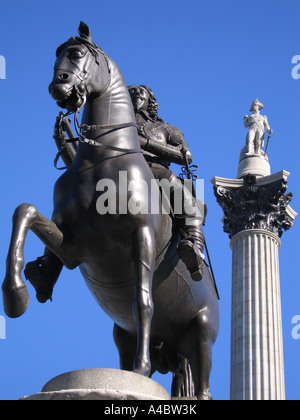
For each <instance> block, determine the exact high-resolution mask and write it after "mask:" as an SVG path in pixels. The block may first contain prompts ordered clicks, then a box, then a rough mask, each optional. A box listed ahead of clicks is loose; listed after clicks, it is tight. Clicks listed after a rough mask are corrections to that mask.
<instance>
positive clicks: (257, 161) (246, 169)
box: [237, 154, 271, 178]
mask: <svg viewBox="0 0 300 420" xmlns="http://www.w3.org/2000/svg"><path fill="white" fill-rule="evenodd" d="M248 174H252V175H256V176H259V177H262V176H269V175H271V167H270V164H269V159H268V156H267V155H264V156H257V155H245V154H242V155H241V157H240V162H239V166H238V176H237V178H243V177H244V176H246V175H248Z"/></svg>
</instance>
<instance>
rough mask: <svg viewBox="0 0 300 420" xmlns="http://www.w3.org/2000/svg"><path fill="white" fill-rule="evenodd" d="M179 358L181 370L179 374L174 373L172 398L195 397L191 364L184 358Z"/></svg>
mask: <svg viewBox="0 0 300 420" xmlns="http://www.w3.org/2000/svg"><path fill="white" fill-rule="evenodd" d="M178 357H179V359H180V370H179V372H178V373H173V382H172V389H171V394H172V397H177V398H180V397H193V396H194V395H195V387H194V381H193V375H192V369H191V365H190V362H189V361H188V359H186V358H184V357H182V356H178Z"/></svg>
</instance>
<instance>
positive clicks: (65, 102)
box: [2, 23, 219, 399]
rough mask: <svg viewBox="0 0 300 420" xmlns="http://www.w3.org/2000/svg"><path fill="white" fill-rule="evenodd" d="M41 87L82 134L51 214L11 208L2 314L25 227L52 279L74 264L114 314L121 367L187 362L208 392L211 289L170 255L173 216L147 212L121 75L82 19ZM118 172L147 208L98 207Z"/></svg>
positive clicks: (175, 366)
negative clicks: (72, 116)
mask: <svg viewBox="0 0 300 420" xmlns="http://www.w3.org/2000/svg"><path fill="white" fill-rule="evenodd" d="M49 90H50V93H51V95H52V97H53V98H54V99H55V100H56V101H57V103H58V105H59V106H61V107H63V108H67V109H68V110H69V111H70V112H76V111H78V109H81V108H82V109H83V108H84V110H83V116H82V122H81V133H80V136H81V137H80V140H81V141H80V142H79V145H78V149H77V153H76V157H75V159H74V161H73V163H72V164H71V165H70V167H69V168H68V169H67V170H66V171H65V172H64V174H63V175H62V176H61V177H60V178H59V179H58V180H57V182H56V185H55V190H54V211H53V216H52V220H48V219H47V218H45V217H44V216H43V215H42V214H40V213H39V212H38V210H37V209H36V207H35V206H34V205H32V204H22V205H20V206H19V207H18V208H17V209H16V211H15V213H14V217H13V231H12V238H11V244H10V248H9V252H8V257H7V272H6V277H5V280H4V283H3V286H2V289H3V301H4V308H5V312H6V314H7V315H8V316H10V317H18V316H21V315H22V314H23V313H24V312H25V310H26V309H27V306H28V301H29V296H28V292H27V288H26V284H25V282H24V281H23V280H22V278H21V274H22V270H23V268H24V255H23V249H24V243H25V238H26V235H27V233H28V231H29V230H32V231H33V232H34V233H35V234H36V235H37V236H38V237H39V238H40V239H41V241H42V242H43V243H44V244H45V246H46V250H47V251H46V253H48V261H51V258H52V259H54V260H57V261H58V262H59V263H58V264H57V261H56V265H54V269H52V271H51V267H50V268H49V272H51V275H52V276H54V277H56V278H58V276H59V274H60V271H61V269H62V267H63V265H65V266H66V267H67V268H69V269H71V270H73V269H75V268H76V267H78V266H79V267H80V270H81V273H82V275H83V277H84V279H85V281H86V284H87V286H88V287H89V289H90V291H91V292H92V294H93V295H94V297H95V298H96V300H97V301H98V303H99V305H100V306H101V307H102V308H103V310H104V311H105V312H106V313H107V314H108V315H109V316H110V317H111V318H112V320H113V321H114V323H115V326H114V339H115V343H116V345H117V348H118V350H119V354H120V367H121V369H124V370H134V371H135V372H137V373H139V374H142V375H145V376H151V375H152V374H153V373H154V372H155V371H156V370H158V371H160V372H162V373H166V372H168V371H172V372H175V373H176V375H177V376H176V375H175V378H176V381H175V382H177V385H178V381H179V379H178V378H180V371H181V372H182V371H183V372H185V374H186V375H188V373H187V372H189V371H191V374H192V380H193V383H194V394H195V395H196V396H197V397H198V398H199V399H210V398H211V394H210V390H209V376H210V370H211V359H212V355H211V354H212V346H213V343H214V342H215V340H216V337H217V334H218V327H219V306H218V297H217V293H216V290H215V287H214V284H213V282H212V278H211V275H210V273H209V271H208V269H207V268H205V272H204V275H203V279H202V281H201V282H199V283H197V282H194V281H193V280H192V279H191V276H190V274H189V272H188V270H187V269H186V266H185V265H184V263H183V262H182V261H181V260H180V259H179V257H178V255H177V244H178V242H179V240H180V233H179V230H178V229H177V228H176V226H173V224H172V217H171V216H170V215H168V214H163V212H162V211H161V209H160V211H159V212H158V214H151V209H150V207H151V206H150V201H151V194H150V186H151V185H152V186H153V183H151V180H153V179H154V178H153V175H152V172H151V170H150V169H149V167H148V165H147V163H146V161H145V159H144V157H143V154H142V153H141V149H140V145H139V142H138V135H137V129H136V122H135V114H134V111H133V106H132V102H131V99H130V96H129V94H128V90H127V86H126V83H125V81H124V79H123V76H122V74H121V72H120V70H119V69H118V67H117V65H116V64H115V63H114V61H113V60H112V59H111V58H110V57H109V56H108V55H107V54H106V53H104V52H103V51H102V50H101V49H100V48H99V47H97V46H96V45H95V44H94V43H93V42H92V39H91V35H90V30H89V28H88V27H87V26H86V25H85V24H83V23H81V24H80V27H79V37H73V38H71V39H70V40H69V41H67V42H66V43H65V44H63V45H61V46H60V47H59V48H58V50H57V60H56V64H55V68H54V79H53V81H52V83H51V84H50V87H49ZM82 133H85V135H83V134H82ZM121 172H123V173H126V175H127V177H126V182H127V186H128V185H129V183H130V182H131V185H134V188H130V189H129V191H127V193H128V197H127V199H128V201H127V203H129V202H130V200H135V202H140V203H143V202H145V203H149V204H148V206H149V208H148V210H149V211H147V212H142V213H137V214H133V212H130V211H129V209H126V210H127V211H118V212H116V213H114V212H107V214H99V212H98V211H97V201H98V199H99V198H100V199H101V197H103V194H105V191H104V189H103V190H99V188H97V185H98V182H99V181H100V180H104V179H105V180H110V181H113V182H114V185H115V186H116V190H115V192H116V204H117V206H116V207H117V208H119V207H118V205H119V200H120V197H121V196H122V194H123V193H124V192H123V190H122V189H121V185H120V173H121ZM145 182H146V185H148V186H149V188H148V190H147V188H145ZM123 187H124V185H122V188H123ZM97 190H99V191H97ZM184 366H186V368H184ZM179 382H180V381H179ZM179 388H180V386H177V390H176V386H173V394H175V395H179V393H180V392H179V391H178V389H179ZM183 394H187V391H186V390H185V391H183Z"/></svg>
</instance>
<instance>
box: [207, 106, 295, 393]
mask: <svg viewBox="0 0 300 420" xmlns="http://www.w3.org/2000/svg"><path fill="white" fill-rule="evenodd" d="M263 107H264V106H263V104H262V103H261V102H259V101H258V99H257V100H255V101H254V102H253V103H252V106H251V109H250V111H251V112H252V114H251V115H246V116H245V117H244V125H245V127H246V128H248V134H247V139H246V146H245V147H244V148H243V149H242V151H241V154H240V161H239V166H238V175H237V178H236V179H226V178H219V177H215V178H214V179H213V180H212V183H213V185H214V192H215V196H216V198H217V201H218V203H219V204H220V206H221V207H222V209H223V211H224V218H223V222H224V231H225V232H226V233H228V234H229V237H230V239H231V242H230V246H231V249H232V253H233V261H232V315H231V399H232V400H284V399H285V382H284V362H283V340H282V320H281V298H280V276H279V255H278V251H279V249H280V246H281V241H280V238H281V236H282V234H283V230H287V229H290V228H291V227H292V226H293V224H294V219H295V217H296V215H297V213H296V212H294V210H293V209H292V208H291V207H290V206H289V203H290V202H291V200H292V194H291V193H289V194H286V190H287V179H288V177H289V175H290V174H289V173H288V172H287V171H284V170H283V171H281V172H277V173H275V174H272V175H271V169H270V164H269V159H268V157H267V154H266V151H267V147H268V144H267V145H266V149H265V152H264V151H263V150H262V147H264V135H265V131H267V132H268V133H269V137H268V142H269V139H270V136H271V134H272V133H273V131H272V130H271V128H270V126H269V123H268V119H267V117H266V116H264V115H261V114H260V111H261V109H262V108H263Z"/></svg>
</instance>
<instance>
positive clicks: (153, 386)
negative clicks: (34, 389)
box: [22, 369, 171, 401]
mask: <svg viewBox="0 0 300 420" xmlns="http://www.w3.org/2000/svg"><path fill="white" fill-rule="evenodd" d="M170 399H171V398H170V395H169V394H168V392H167V391H166V390H165V389H164V388H163V387H162V386H161V385H159V384H158V383H157V382H155V381H153V380H152V379H149V378H145V377H144V376H141V375H138V374H136V373H134V372H127V371H123V370H117V369H82V370H76V371H72V372H68V373H64V374H62V375H60V376H57V377H56V378H54V379H52V380H51V381H49V382H48V383H47V384H46V385H45V386H44V387H43V389H42V392H40V393H37V394H34V395H30V396H28V397H23V398H22V400H23V401H24V400H25V401H51V400H53V401H55V400H58V401H59V400H62V401H68V400H69V401H72V400H75V401H78V400H115V401H117V400H170Z"/></svg>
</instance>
